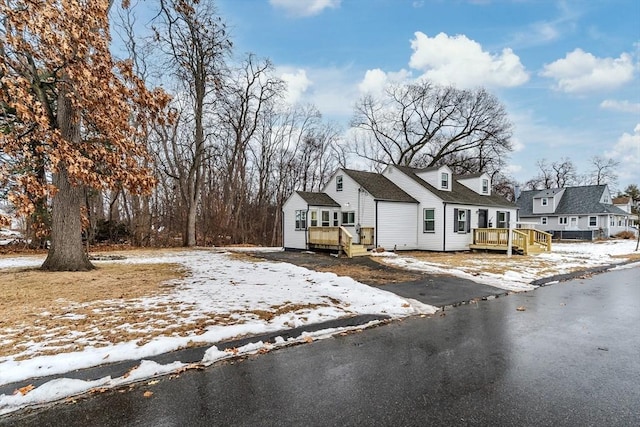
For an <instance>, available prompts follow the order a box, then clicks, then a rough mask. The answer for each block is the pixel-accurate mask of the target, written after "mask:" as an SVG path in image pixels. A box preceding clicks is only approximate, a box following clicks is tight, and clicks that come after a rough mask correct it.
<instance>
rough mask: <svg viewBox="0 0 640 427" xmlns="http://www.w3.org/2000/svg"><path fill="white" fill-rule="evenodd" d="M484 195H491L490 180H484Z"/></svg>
mask: <svg viewBox="0 0 640 427" xmlns="http://www.w3.org/2000/svg"><path fill="white" fill-rule="evenodd" d="M482 194H489V180H488V179H483V180H482Z"/></svg>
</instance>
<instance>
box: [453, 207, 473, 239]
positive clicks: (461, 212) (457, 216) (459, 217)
mask: <svg viewBox="0 0 640 427" xmlns="http://www.w3.org/2000/svg"><path fill="white" fill-rule="evenodd" d="M470 218H471V211H470V210H468V209H454V210H453V232H454V233H469V232H470V231H471V222H470V221H469V219H470Z"/></svg>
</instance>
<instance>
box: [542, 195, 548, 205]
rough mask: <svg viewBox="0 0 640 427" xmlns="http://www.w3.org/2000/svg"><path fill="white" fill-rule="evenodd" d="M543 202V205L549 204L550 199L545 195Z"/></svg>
mask: <svg viewBox="0 0 640 427" xmlns="http://www.w3.org/2000/svg"><path fill="white" fill-rule="evenodd" d="M541 203H542V206H547V205H548V204H549V199H547V198H546V197H544V198H542V200H541Z"/></svg>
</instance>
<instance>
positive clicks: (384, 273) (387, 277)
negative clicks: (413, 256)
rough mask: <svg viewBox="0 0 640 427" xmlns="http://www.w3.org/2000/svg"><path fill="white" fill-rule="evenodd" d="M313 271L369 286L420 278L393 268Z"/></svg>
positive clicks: (339, 266) (344, 267)
mask: <svg viewBox="0 0 640 427" xmlns="http://www.w3.org/2000/svg"><path fill="white" fill-rule="evenodd" d="M374 259H375V258H374ZM383 265H384V264H383ZM313 269H314V270H316V271H320V272H325V273H335V274H337V275H338V276H348V277H351V278H352V279H354V280H357V281H358V282H361V283H368V284H370V285H385V284H387V283H401V282H410V281H412V280H418V279H419V278H420V277H422V275H421V274H416V273H415V272H411V271H408V270H400V269H393V268H388V269H384V270H381V269H374V268H370V267H367V266H364V265H357V264H352V265H349V264H336V265H332V266H317V267H313Z"/></svg>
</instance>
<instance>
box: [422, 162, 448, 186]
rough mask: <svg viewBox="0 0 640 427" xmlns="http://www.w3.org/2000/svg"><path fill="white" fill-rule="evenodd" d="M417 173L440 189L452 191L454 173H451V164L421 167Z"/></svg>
mask: <svg viewBox="0 0 640 427" xmlns="http://www.w3.org/2000/svg"><path fill="white" fill-rule="evenodd" d="M416 175H418V176H419V177H420V178H422V179H424V180H425V181H426V182H428V183H429V184H431V185H433V186H434V187H435V188H436V189H438V190H441V191H451V185H452V181H453V173H451V169H449V166H440V167H432V168H426V169H419V170H416Z"/></svg>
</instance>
